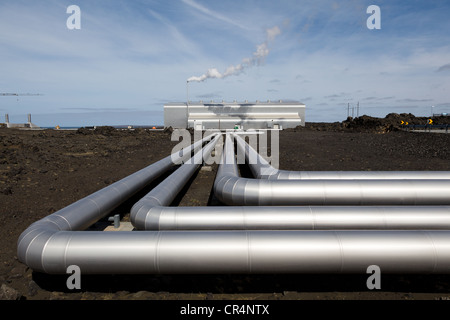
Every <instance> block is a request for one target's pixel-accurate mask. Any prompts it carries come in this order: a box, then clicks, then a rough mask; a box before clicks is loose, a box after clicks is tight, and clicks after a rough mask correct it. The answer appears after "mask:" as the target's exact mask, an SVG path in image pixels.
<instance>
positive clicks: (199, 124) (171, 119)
mask: <svg viewBox="0 0 450 320" xmlns="http://www.w3.org/2000/svg"><path fill="white" fill-rule="evenodd" d="M304 125H305V105H304V104H303V103H300V102H292V101H289V102H283V101H277V102H272V101H267V102H259V101H257V102H255V103H249V102H244V103H239V102H233V103H227V102H221V103H217V102H210V103H204V102H189V103H168V104H165V105H164V127H166V128H168V127H172V128H174V129H189V128H194V129H195V130H207V129H220V130H222V129H242V130H248V129H280V130H281V129H287V128H295V127H297V126H304Z"/></svg>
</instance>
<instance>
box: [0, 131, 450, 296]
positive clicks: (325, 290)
mask: <svg viewBox="0 0 450 320" xmlns="http://www.w3.org/2000/svg"><path fill="white" fill-rule="evenodd" d="M361 128H362V127H361V126H358V125H355V124H353V125H352V126H348V124H345V123H344V124H342V123H341V124H308V125H307V127H306V128H299V129H295V130H285V131H282V132H280V167H281V168H282V169H288V170H450V161H449V159H450V150H449V146H450V134H433V133H408V132H403V131H397V130H395V128H392V127H389V129H388V130H386V128H388V127H386V126H385V125H381V126H375V127H373V128H370V130H362V129H361ZM176 144H177V142H171V141H170V132H156V131H145V130H136V131H128V130H126V131H117V130H110V129H108V128H103V129H102V130H97V131H95V132H94V131H89V130H79V131H78V132H76V131H62V130H60V131H56V130H45V131H19V130H12V129H4V128H3V129H0V204H1V206H0V226H1V228H0V238H1V244H2V247H1V250H0V261H1V264H0V284H1V285H2V288H1V289H0V298H1V299H71V300H78V299H108V300H109V299H269V300H270V299H450V276H444V275H442V276H426V275H417V276H406V275H396V276H383V283H382V290H380V291H370V290H368V289H367V287H366V279H367V275H345V276H342V275H308V276H306V275H289V276H284V275H264V276H259V275H198V276H191V275H189V276H186V275H176V276H167V275H156V276H148V275H147V276H139V275H136V276H85V277H83V287H82V290H81V291H76V292H72V291H70V290H68V289H67V288H66V285H65V284H66V279H67V277H66V276H48V275H44V274H39V273H35V272H32V270H30V269H28V268H27V267H26V266H24V265H23V264H22V263H20V262H19V261H18V260H17V257H16V245H17V243H16V241H17V239H18V237H19V235H20V234H21V232H22V231H23V230H24V229H25V228H26V227H28V226H29V225H30V224H31V223H32V222H34V221H36V220H38V219H41V218H43V217H45V216H47V215H49V214H51V213H53V212H55V211H57V210H59V209H61V208H63V207H65V206H67V205H69V204H71V203H72V202H74V201H76V200H78V199H81V198H83V197H84V196H87V195H89V194H91V193H93V192H94V191H96V190H98V189H100V188H103V187H105V186H107V185H109V184H111V183H112V182H114V181H117V180H119V179H121V178H123V177H125V176H127V175H129V174H131V173H133V172H135V171H137V170H139V169H141V168H143V167H145V166H147V165H149V164H151V163H153V162H155V161H157V160H159V159H161V158H163V157H165V156H167V155H169V154H170V151H171V150H172V148H173V146H175V145H176ZM214 177H215V166H213V171H211V172H208V171H199V172H198V174H197V175H196V177H195V178H194V179H193V180H192V181H191V184H190V187H189V189H188V191H187V192H186V193H185V194H183V195H181V196H180V197H179V199H178V204H179V205H183V206H197V205H207V204H208V202H210V201H211V196H210V191H211V188H212V184H213V181H214ZM118 210H119V212H120V213H122V214H124V215H125V219H126V213H127V210H129V207H127V206H123V207H121V208H119V209H118Z"/></svg>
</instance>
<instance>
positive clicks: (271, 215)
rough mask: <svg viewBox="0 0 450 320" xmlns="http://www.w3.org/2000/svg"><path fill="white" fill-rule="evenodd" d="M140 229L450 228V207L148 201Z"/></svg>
mask: <svg viewBox="0 0 450 320" xmlns="http://www.w3.org/2000/svg"><path fill="white" fill-rule="evenodd" d="M131 221H132V223H133V225H134V227H135V228H136V229H139V230H157V231H160V230H450V207H449V206H446V207H445V206H432V207H430V206H424V207H423V206H392V207H376V206H350V207H347V206H334V207H330V206H314V207H313V206H304V207H301V206H295V207H287V206H264V207H254V206H225V207H168V206H161V205H158V203H156V201H155V202H153V201H151V200H150V201H148V202H147V203H146V204H145V205H142V206H141V207H140V211H135V213H134V215H132V220H131Z"/></svg>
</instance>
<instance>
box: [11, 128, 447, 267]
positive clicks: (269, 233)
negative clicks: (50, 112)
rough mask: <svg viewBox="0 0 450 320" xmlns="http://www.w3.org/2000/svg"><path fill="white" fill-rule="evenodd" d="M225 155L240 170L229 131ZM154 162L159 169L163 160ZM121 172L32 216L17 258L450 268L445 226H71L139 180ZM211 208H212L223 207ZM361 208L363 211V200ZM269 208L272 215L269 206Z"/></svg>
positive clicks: (99, 263) (162, 201)
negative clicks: (108, 187)
mask: <svg viewBox="0 0 450 320" xmlns="http://www.w3.org/2000/svg"><path fill="white" fill-rule="evenodd" d="M218 140H219V138H218V137H217V136H215V137H214V139H213V141H212V142H210V143H209V144H207V145H206V146H205V147H204V148H205V149H202V150H200V151H199V152H201V153H202V154H204V153H205V151H208V150H210V149H212V146H211V145H212V144H215V143H217V141H218ZM206 148H207V149H206ZM231 152H232V153H231ZM196 154H197V153H196ZM231 154H233V157H231ZM195 156H196V155H194V158H195ZM222 156H223V157H224V160H226V161H230V162H231V164H229V163H228V162H226V163H224V164H221V165H220V166H219V172H218V174H217V175H218V178H219V180H220V179H222V178H223V177H230V175H231V177H232V178H233V177H238V171H237V166H236V164H235V159H234V148H233V145H232V144H231V143H230V137H229V136H227V137H226V143H225V152H223V154H222ZM192 163H195V161H187V162H185V164H184V165H182V166H181V167H180V168H179V169H178V170H180V171H178V170H176V171H175V172H174V173H172V175H171V176H169V177H168V178H167V179H168V180H167V181H166V180H164V181H163V182H162V183H161V185H162V186H161V188H159V189H158V187H156V189H157V190H156V191H154V192H153V191H152V192H150V193H149V194H147V196H148V197H147V196H145V197H144V198H143V199H145V200H142V202H141V203H140V204H136V208H135V211H136V212H139V211H140V209H142V208H143V207H144V206H146V205H148V203H151V204H158V205H159V206H166V205H168V204H169V203H170V202H171V201H172V200H171V199H172V198H173V196H174V194H175V192H171V193H170V194H165V191H164V190H167V187H169V186H172V183H175V184H174V185H173V187H174V188H176V189H178V188H180V187H181V186H182V185H183V183H184V182H185V181H183V182H177V181H176V180H177V179H182V180H183V179H188V178H189V177H190V176H191V175H192V174H193V172H195V170H196V169H197V168H198V166H197V165H196V166H192ZM153 170H155V171H158V172H159V171H164V170H165V166H161V167H160V166H159V165H158V166H156V167H154V168H153V169H152V170H150V171H153ZM144 172H145V171H144ZM144 172H141V173H140V174H139V175H141V174H144ZM177 172H179V173H178V174H176V173H177ZM147 174H148V173H147ZM152 175H153V173H152ZM132 176H133V175H132ZM238 178H239V177H238ZM125 179H126V180H125V181H127V183H126V184H125V185H124V186H122V187H120V188H119V186H121V184H119V185H118V186H117V190H115V191H111V193H110V192H104V193H103V192H102V193H99V194H98V195H96V196H95V197H92V198H89V197H87V198H85V199H86V200H83V199H82V200H83V201H82V200H80V201H81V203H82V204H83V203H85V202H86V205H84V204H83V205H77V206H73V205H72V206H69V207H70V208H71V209H66V210H67V211H64V212H63V213H64V214H53V215H50V216H49V217H48V218H44V219H42V220H39V221H38V222H35V223H34V224H32V225H31V226H30V227H29V228H28V229H27V230H26V231H24V232H23V233H22V235H21V236H20V238H19V243H18V257H19V260H20V261H22V262H23V263H25V264H27V265H28V266H29V267H30V268H32V269H33V270H35V271H40V272H45V273H50V274H66V272H67V267H68V266H70V265H77V266H78V267H80V270H81V273H82V274H207V273H209V274H214V273H215V274H218V273H226V274H230V273H238V274H245V273H260V274H263V273H316V274H317V273H364V274H365V273H366V271H367V267H368V266H370V265H377V266H379V267H380V269H381V270H382V272H383V273H403V274H405V273H411V274H433V273H434V274H450V249H449V248H450V231H449V230H443V231H440V230H439V231H437V230H412V231H405V230H376V231H373V230H370V231H369V230H365V231H362V230H320V231H317V230H312V231H310V230H302V231H298V230H283V231H282V230H235V231H231V230H219V231H218V230H195V231H129V232H125V231H124V232H104V231H84V232H83V231H75V230H82V229H83V227H84V226H87V225H89V223H90V222H89V221H92V220H93V219H94V217H93V216H96V217H97V216H100V213H99V211H102V210H105V211H108V210H110V209H111V207H112V204H113V202H112V200H111V199H108V198H109V197H115V196H116V194H117V192H119V193H122V192H123V193H128V191H127V190H129V189H130V188H131V189H134V187H136V185H140V183H137V184H135V183H132V182H134V178H133V179H130V180H131V181H128V179H127V178H125ZM138 180H140V179H138ZM363 181H365V180H363ZM227 182H228V180H227V181H225V184H226V183H227ZM266 182H269V181H266ZM293 182H295V181H293ZM244 190H245V188H244ZM166 193H167V192H166ZM93 195H95V194H93ZM156 196H157V197H156ZM121 198H125V196H123V197H121ZM244 199H245V197H244ZM91 203H93V204H95V205H91ZM114 203H115V201H114ZM141 205H142V206H141ZM69 207H68V208H69ZM93 207H96V208H95V210H94V208H93ZM100 208H101V209H102V210H100ZM272 208H275V207H272ZM280 208H282V207H280ZM195 209H196V208H192V210H195ZM209 209H210V214H211V215H214V214H215V213H216V210H217V212H220V210H223V208H222V207H218V208H217V209H216V208H215V207H210V208H209ZM361 209H362V210H363V211H362V212H361V214H364V213H365V209H364V207H361ZM441 209H443V210H446V209H448V208H445V207H442V208H441ZM238 210H239V209H238ZM262 210H263V211H264V208H262ZM280 210H281V209H280ZM284 210H286V211H289V210H290V209H289V208H288V207H286V209H282V210H281V211H280V212H278V213H277V214H279V215H283V213H284ZM337 210H338V209H337ZM419 210H420V208H419ZM143 212H145V210H144V211H143ZM57 213H58V212H57ZM354 213H355V212H354ZM443 213H444V214H445V211H443ZM355 214H356V213H355ZM270 216H271V217H272V218H273V219H276V216H274V214H272V213H270ZM267 218H268V216H267ZM348 218H349V219H353V217H350V216H348ZM74 222H75V223H74ZM342 222H343V220H341V223H342ZM325 223H326V222H325Z"/></svg>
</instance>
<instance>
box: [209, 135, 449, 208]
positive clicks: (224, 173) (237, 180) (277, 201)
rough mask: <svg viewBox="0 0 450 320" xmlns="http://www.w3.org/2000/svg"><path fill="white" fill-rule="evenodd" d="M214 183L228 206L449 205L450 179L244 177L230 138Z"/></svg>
mask: <svg viewBox="0 0 450 320" xmlns="http://www.w3.org/2000/svg"><path fill="white" fill-rule="evenodd" d="M223 157H224V158H223V159H224V163H223V164H221V165H220V166H219V170H218V173H217V176H216V181H215V184H214V192H215V194H216V196H217V198H218V199H219V200H220V201H222V202H223V203H225V204H227V205H259V206H261V205H447V204H450V180H426V179H408V180H401V179H399V180H354V179H353V180H350V179H346V180H336V179H332V180H264V179H248V178H241V177H240V176H239V174H238V169H237V164H236V159H235V155H234V144H233V141H232V139H231V136H230V135H227V137H226V143H225V150H224V153H223Z"/></svg>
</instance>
